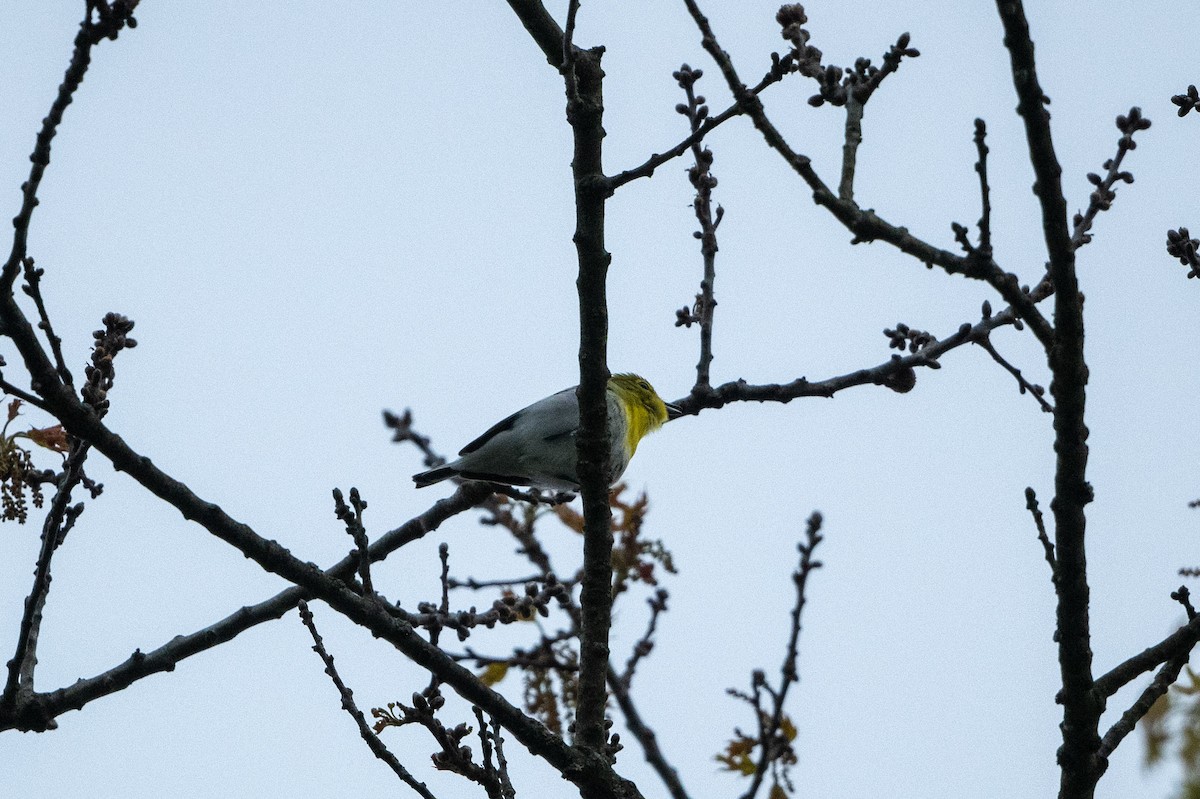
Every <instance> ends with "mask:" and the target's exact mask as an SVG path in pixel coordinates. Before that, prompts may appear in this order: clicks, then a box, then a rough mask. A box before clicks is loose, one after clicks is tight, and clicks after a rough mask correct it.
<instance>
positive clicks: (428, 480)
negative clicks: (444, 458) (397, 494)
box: [413, 466, 458, 488]
mask: <svg viewBox="0 0 1200 799" xmlns="http://www.w3.org/2000/svg"><path fill="white" fill-rule="evenodd" d="M456 474H458V470H457V469H454V468H451V467H449V466H439V467H438V468H436V469H430V470H429V471H427V472H421V473H420V474H414V475H413V482H414V483H416V484H417V488H424V487H425V486H431V485H433V484H434V483H440V482H442V481H443V480H445V479H446V478H448V477H453V476H454V475H456Z"/></svg>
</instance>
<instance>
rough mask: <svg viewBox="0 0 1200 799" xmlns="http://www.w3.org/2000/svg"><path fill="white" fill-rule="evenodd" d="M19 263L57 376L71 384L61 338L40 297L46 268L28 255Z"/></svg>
mask: <svg viewBox="0 0 1200 799" xmlns="http://www.w3.org/2000/svg"><path fill="white" fill-rule="evenodd" d="M21 263H22V265H23V266H24V268H25V285H24V286H23V287H22V288H23V289H24V291H25V293H26V294H28V295H29V296H30V297H32V298H33V302H34V305H36V306H37V310H38V317H39V320H40V321H39V322H38V327H39V328H41V330H42V331H43V332H44V333H45V334H46V340H47V341H48V342H49V343H50V351H51V352H52V353H54V363H55V365H56V366H57V367H58V374H59V377H61V378H62V381H63V382H64V383H66V384H67V385H73V384H74V382H75V378H74V377H72V376H71V370H70V369H68V368H67V362H66V359H65V358H64V357H63V351H62V339H61V338H59V336H58V334H56V333H55V332H54V326H53V325H52V324H51V323H50V315H49V314H48V313H47V312H46V303H45V301H44V300H43V299H42V275H44V274H45V273H46V270H45V269H41V268H39V267H37V266H35V265H34V262H33V259H32V258H29V257H25V258H22V259H21Z"/></svg>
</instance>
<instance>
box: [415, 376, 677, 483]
mask: <svg viewBox="0 0 1200 799" xmlns="http://www.w3.org/2000/svg"><path fill="white" fill-rule="evenodd" d="M680 414H681V411H680V410H679V408H678V407H676V406H675V405H669V404H667V403H665V402H663V400H662V397H660V396H658V393H657V392H656V391H655V390H654V387H653V386H651V385H650V383H648V382H647V381H646V380H645V379H643V378H641V377H639V376H637V375H634V374H619V375H613V376H612V377H610V378H609V379H608V434H609V440H610V441H611V442H612V450H611V451H610V453H609V469H610V472H609V480H608V484H609V485H612V484H613V483H615V482H616V481H617V480H618V478H620V476H621V475H622V474H623V473H624V472H625V467H626V466H628V465H629V459H630V458H632V457H633V453H634V452H635V451H636V450H637V446H638V442H639V441H641V440H642V437H643V436H645V435H646V434H647V433H649V432H651V431H653V430H657V429H658V428H660V427H662V426H663V423H664V422H666V421H667V420H668V419H674V418H676V417H677V416H679V415H680ZM578 429H579V400H578V398H577V397H576V396H575V389H574V388H568V389H565V390H563V391H560V392H558V393H557V394H551V395H550V396H549V397H546V398H545V399H542V400H538V401H537V402H535V403H533V404H532V405H530V406H529V407H528V408H524V409H522V410H519V411H517V412H516V413H514V414H513V415H512V416H509V417H508V418H507V419H505V420H504V421H502V422H497V423H496V424H494V425H492V427H491V429H489V430H488V431H487V432H486V433H484V434H483V435H481V436H480V437H479V438H477V439H475V440H474V441H472V442H471V443H470V444H467V445H466V446H465V447H463V448H462V451H461V452H459V453H458V454H459V456H460V457H459V458H458V460H456V461H453V462H452V463H448V464H446V465H445V466H439V467H438V468H436V469H430V470H429V471H427V472H421V473H420V474H414V475H413V482H415V483H416V484H417V488H424V487H425V486H427V485H433V484H434V483H437V482H439V481H441V480H445V479H447V478H449V477H462V478H464V479H467V480H486V481H488V482H492V483H506V484H508V485H516V486H532V487H534V488H545V489H550V490H555V491H578V490H579V476H578V472H577V471H576V468H575V462H576V449H575V432H576V431H577V430H578Z"/></svg>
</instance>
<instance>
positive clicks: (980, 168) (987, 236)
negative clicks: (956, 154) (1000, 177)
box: [975, 119, 992, 259]
mask: <svg viewBox="0 0 1200 799" xmlns="http://www.w3.org/2000/svg"><path fill="white" fill-rule="evenodd" d="M975 150H976V151H977V152H978V153H979V160H978V161H976V162H975V172H976V173H977V174H978V175H979V205H980V208H981V209H982V210H981V212H980V215H979V251H980V254H981V255H982V256H983V257H985V258H989V259H990V258H991V257H992V200H991V195H990V187H989V186H988V175H987V157H988V146H987V124H986V123H985V122H984V121H983V120H982V119H976V120H975Z"/></svg>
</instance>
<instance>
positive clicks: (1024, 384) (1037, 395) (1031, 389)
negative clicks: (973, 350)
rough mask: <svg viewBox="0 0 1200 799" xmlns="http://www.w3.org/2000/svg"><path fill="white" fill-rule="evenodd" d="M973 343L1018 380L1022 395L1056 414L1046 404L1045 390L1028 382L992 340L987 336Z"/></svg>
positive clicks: (1046, 411) (1051, 407)
mask: <svg viewBox="0 0 1200 799" xmlns="http://www.w3.org/2000/svg"><path fill="white" fill-rule="evenodd" d="M972 343H973V344H976V345H978V346H980V347H982V348H983V349H984V350H985V351H986V352H987V354H988V355H991V356H992V360H993V361H995V362H996V363H998V364H1000V365H1001V366H1003V367H1004V368H1005V369H1006V370H1007V371H1008V373H1009V374H1011V375H1012V376H1013V377H1015V378H1016V379H1017V386H1018V388H1019V389H1020V391H1021V393H1022V394H1030V395H1032V396H1033V398H1034V399H1035V400H1037V403H1038V405H1040V406H1041V407H1042V410H1043V411H1044V412H1045V413H1054V408H1053V406H1051V405H1050V403H1049V402H1046V398H1045V396H1044V394H1045V393H1046V391H1045V389H1043V388H1042V387H1041V386H1039V385H1036V384H1034V383H1030V382H1029V381H1028V380H1026V379H1025V376H1024V375H1022V374H1021V370H1020V369H1018V368H1017V367H1015V366H1013V365H1012V364H1011V363H1009V362H1008V361H1007V360H1006V359H1005V358H1004V356H1003V355H1001V354H1000V353H999V352H997V351H996V348H995V347H994V346H993V345H992V340H991V338H989V337H988V336H986V335H985V336H981V337H980V338H977V339H975V340H974V341H973V342H972Z"/></svg>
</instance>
